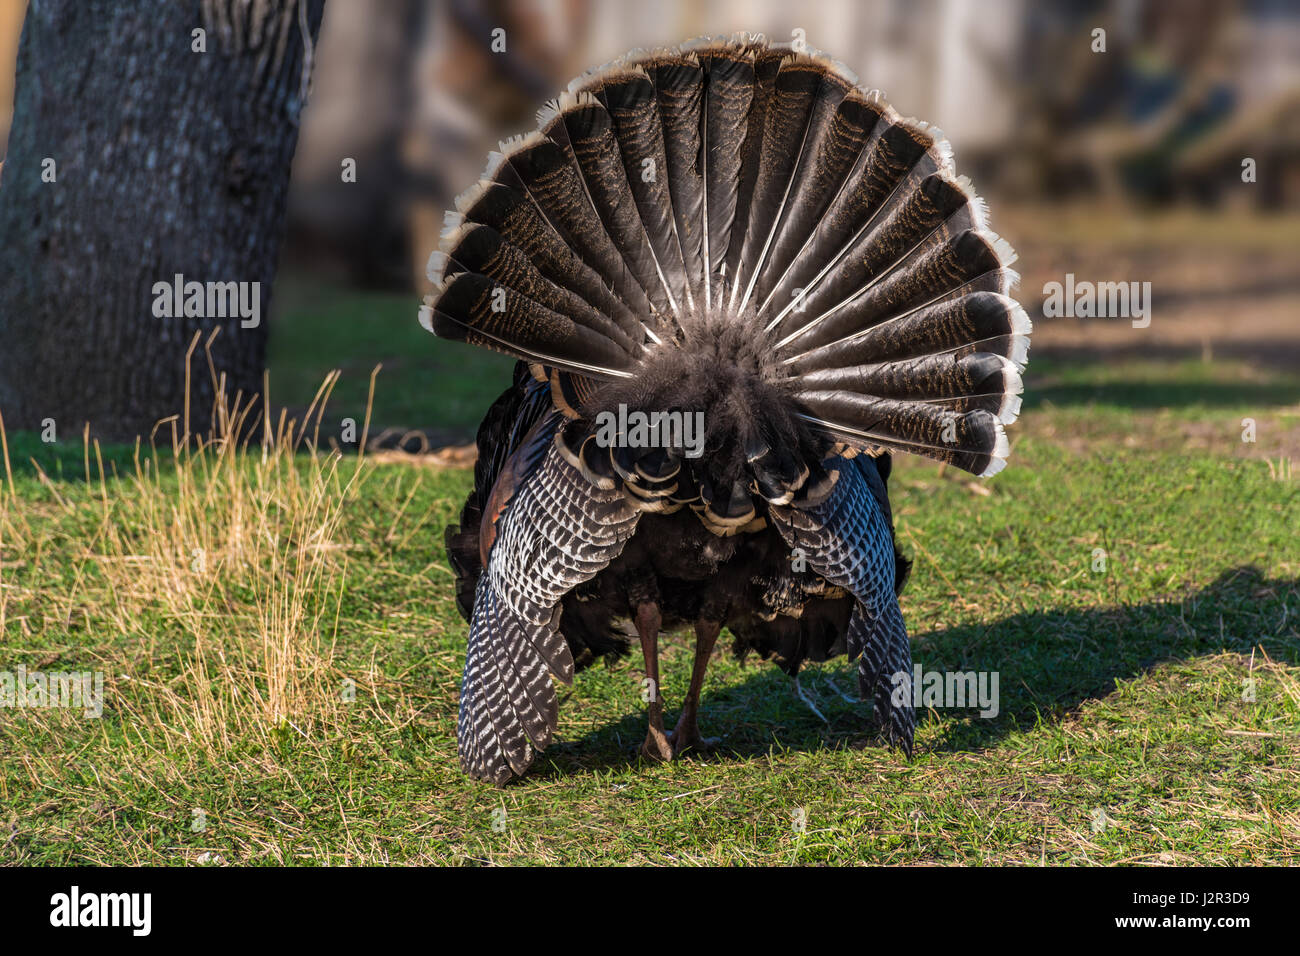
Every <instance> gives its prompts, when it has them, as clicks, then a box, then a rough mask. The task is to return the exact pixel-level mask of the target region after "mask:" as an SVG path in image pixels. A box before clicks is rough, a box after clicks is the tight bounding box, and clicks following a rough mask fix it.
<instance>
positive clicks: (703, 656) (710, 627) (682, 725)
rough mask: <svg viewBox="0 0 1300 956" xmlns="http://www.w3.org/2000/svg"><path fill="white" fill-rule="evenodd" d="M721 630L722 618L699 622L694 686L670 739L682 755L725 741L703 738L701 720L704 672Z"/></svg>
mask: <svg viewBox="0 0 1300 956" xmlns="http://www.w3.org/2000/svg"><path fill="white" fill-rule="evenodd" d="M721 630H722V622H721V621H697V622H696V623H695V664H694V666H693V667H692V668H691V686H690V688H689V689H687V691H686V700H685V702H684V703H683V704H682V715H681V717H679V718H678V719H677V727H676V728H675V729H674V730H673V732H672V733H671V734H670V735H669V738H668V739H669V741H670V742H671V743H672V747H673V750H674V751H675V752H676V753H679V754H680V753H683V752H684V751H687V750H695V751H704V750H709V749H711V748H713V747H716V746H717V745H718V744H720V743H721V742H722V740H721V738H719V737H701V736H700V726H699V723H698V722H697V721H698V718H699V712H700V690H701V688H703V686H704V672H705V671H706V670H707V669H708V667H709V657H710V656H712V654H713V645H714V644H715V643H716V642H717V640H718V632H719V631H721Z"/></svg>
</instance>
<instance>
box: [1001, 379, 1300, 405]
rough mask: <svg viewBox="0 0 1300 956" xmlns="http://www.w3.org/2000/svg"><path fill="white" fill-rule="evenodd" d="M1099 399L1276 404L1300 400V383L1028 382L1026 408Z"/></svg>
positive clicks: (1116, 402) (1115, 402) (1132, 402)
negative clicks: (1039, 383)
mask: <svg viewBox="0 0 1300 956" xmlns="http://www.w3.org/2000/svg"><path fill="white" fill-rule="evenodd" d="M1090 402H1099V403H1101V404H1104V405H1114V406H1116V407H1119V408H1132V409H1141V410H1152V409H1158V408H1186V407H1189V406H1202V407H1207V408H1223V407H1230V408H1240V407H1243V406H1244V407H1272V406H1278V405H1293V404H1295V403H1297V402H1300V384H1290V383H1287V382H1136V381H1135V382H1113V383H1107V384H1091V383H1089V384H1084V383H1054V384H1053V383H1046V384H1041V385H1036V384H1034V383H1033V381H1032V380H1031V381H1030V383H1029V384H1028V385H1026V386H1025V397H1024V408H1025V410H1027V411H1034V410H1037V409H1040V408H1043V407H1044V406H1048V405H1052V406H1056V407H1057V408H1063V407H1067V406H1070V405H1087V404H1089V403H1090Z"/></svg>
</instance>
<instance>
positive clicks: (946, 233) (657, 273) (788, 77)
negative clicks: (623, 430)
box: [421, 34, 1032, 520]
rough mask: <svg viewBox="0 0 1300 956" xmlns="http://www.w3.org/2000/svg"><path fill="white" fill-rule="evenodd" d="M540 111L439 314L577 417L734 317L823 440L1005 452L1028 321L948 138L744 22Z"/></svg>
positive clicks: (472, 229) (457, 263) (972, 465)
mask: <svg viewBox="0 0 1300 956" xmlns="http://www.w3.org/2000/svg"><path fill="white" fill-rule="evenodd" d="M538 120H539V129H538V130H537V131H535V132H532V133H529V134H527V135H525V136H520V137H516V138H515V139H512V140H509V141H507V142H505V143H502V145H501V149H500V151H499V152H497V153H494V154H493V155H492V157H491V159H490V160H489V163H488V166H487V169H486V170H485V171H484V173H483V176H482V178H481V179H480V180H479V182H478V183H477V184H475V185H474V186H473V187H471V188H470V189H469V190H468V191H466V192H465V193H464V194H463V195H462V196H461V197H459V199H458V200H457V212H455V213H451V214H449V215H448V219H447V228H446V229H445V231H444V235H443V238H442V241H441V244H440V248H439V251H438V252H436V253H435V254H434V256H433V257H432V258H431V260H430V278H431V279H432V281H433V283H434V291H433V293H432V294H431V295H430V296H428V297H427V298H426V302H425V307H424V309H423V310H422V315H421V318H422V321H423V322H424V324H425V326H426V328H429V329H430V330H432V331H434V332H435V333H437V334H438V335H442V336H445V337H449V338H454V339H458V340H460V341H465V342H469V343H472V344H476V345H480V346H483V347H486V348H491V349H495V350H498V351H503V352H506V353H508V354H511V355H515V356H517V357H519V358H521V359H523V360H524V361H526V362H528V363H529V364H530V365H531V366H532V367H533V370H534V374H535V375H536V377H537V378H538V379H539V380H541V381H547V382H549V383H550V384H551V391H552V395H553V397H554V399H555V403H556V406H557V407H558V408H560V409H561V410H562V411H564V413H565V414H566V415H567V416H568V417H570V418H580V417H582V416H583V415H584V409H589V408H591V407H594V405H593V403H596V402H598V399H599V396H600V395H601V394H602V389H603V388H604V387H606V386H607V385H608V384H610V383H620V382H622V383H627V382H629V381H632V382H635V381H638V380H639V379H640V377H642V376H644V375H646V374H647V373H646V370H647V368H650V367H651V366H654V365H655V364H656V363H657V362H658V360H659V359H660V358H661V357H662V356H663V354H664V353H665V352H666V351H668V350H673V349H693V348H697V347H698V345H697V343H699V342H701V341H703V340H704V339H706V338H707V337H708V335H715V334H716V333H717V330H719V329H721V328H724V327H733V328H735V329H737V330H742V334H743V335H744V336H746V337H748V339H749V340H750V341H752V342H754V343H756V346H757V347H758V348H760V349H762V350H765V351H766V353H767V354H768V355H770V356H772V357H773V361H772V363H771V365H770V367H764V368H763V369H762V370H761V372H760V374H761V375H763V376H764V378H765V379H766V380H767V381H768V382H769V383H770V384H772V385H774V386H776V387H778V388H780V389H782V390H783V392H784V394H785V395H786V396H787V398H788V400H789V402H790V403H792V404H793V405H794V406H796V407H797V413H798V414H799V415H800V416H802V420H803V421H804V422H806V423H807V424H808V426H809V427H810V428H812V429H814V430H816V431H818V432H819V433H821V434H824V435H825V436H827V437H828V439H830V440H832V441H835V442H841V443H844V444H845V445H848V446H851V447H853V448H857V449H860V450H870V451H873V452H878V451H880V450H890V451H904V452H911V453H913V454H919V455H924V456H926V457H930V458H934V459H937V460H939V461H944V462H948V463H951V464H953V465H955V466H957V467H959V468H963V469H966V470H968V471H971V472H973V473H975V474H979V475H990V474H993V473H995V472H996V471H998V470H1000V469H1001V468H1002V467H1003V466H1004V464H1005V462H1006V456H1007V454H1008V452H1009V448H1010V446H1009V443H1008V441H1007V436H1006V432H1005V426H1006V425H1008V424H1010V423H1011V422H1013V421H1015V419H1016V417H1017V415H1018V414H1019V411H1020V398H1019V396H1020V393H1021V390H1022V387H1023V386H1022V381H1021V372H1022V371H1023V369H1024V365H1025V361H1026V358H1027V355H1028V348H1029V335H1030V333H1031V331H1032V327H1031V324H1030V322H1029V319H1028V317H1027V316H1026V314H1025V312H1024V310H1023V309H1021V308H1020V306H1019V305H1017V304H1016V302H1015V301H1014V300H1013V299H1011V298H1010V297H1009V293H1010V292H1011V289H1012V287H1013V285H1014V283H1015V282H1016V281H1017V276H1016V274H1015V272H1013V271H1012V269H1011V265H1012V263H1013V262H1014V260H1015V254H1014V253H1013V252H1012V250H1011V247H1010V246H1009V245H1008V244H1007V242H1006V241H1005V240H1003V239H1001V238H999V237H998V236H997V235H995V234H994V233H993V232H991V231H990V230H989V228H988V223H987V218H988V217H987V210H986V208H985V204H984V202H983V201H982V200H981V199H979V197H978V196H976V195H975V192H974V190H973V189H972V187H971V184H970V182H969V181H968V180H967V179H966V178H965V177H961V176H958V175H957V174H956V173H955V172H954V169H953V162H952V155H951V150H950V148H949V146H948V144H947V142H946V141H945V140H944V139H943V137H942V134H941V133H940V132H939V130H937V129H936V128H934V127H932V126H929V125H928V124H925V123H922V122H918V121H916V120H911V119H905V118H903V117H901V116H899V115H898V114H897V113H896V112H895V111H894V110H893V109H892V108H891V107H890V106H889V105H888V104H887V103H886V102H885V100H884V98H883V97H882V96H881V94H880V93H879V92H877V91H872V90H865V89H863V88H861V87H860V86H858V84H857V78H856V77H855V76H854V75H853V74H852V73H851V72H850V71H848V70H847V69H846V68H844V67H843V66H841V65H840V64H838V63H837V62H835V61H834V60H831V59H829V58H827V57H825V56H823V55H821V54H820V53H816V52H813V51H795V50H792V49H790V48H789V47H788V46H782V45H769V44H768V43H767V42H766V41H765V40H764V39H763V38H762V37H756V36H750V35H747V34H740V35H737V36H735V37H731V38H727V39H701V40H696V41H692V42H691V43H688V44H684V45H683V46H682V47H680V48H678V49H674V50H654V51H634V52H633V53H630V54H628V55H627V56H624V57H622V58H620V59H619V60H616V61H614V62H613V63H611V64H609V65H608V66H605V67H602V68H600V69H597V70H594V71H592V72H590V73H588V74H585V75H584V76H582V77H580V78H578V79H577V80H575V81H573V83H571V84H570V85H569V88H568V90H567V91H566V92H565V93H563V94H562V95H561V96H559V97H558V98H557V99H556V100H554V101H552V102H551V103H550V104H548V105H547V106H546V107H545V108H544V109H543V110H542V111H541V112H540V113H539V114H538ZM701 330H705V331H706V332H707V333H708V335H701V334H700V331H701ZM620 394H622V393H620ZM571 453H572V454H573V455H574V457H575V460H582V461H586V460H587V459H588V458H589V457H590V456H589V455H585V454H584V453H583V452H582V449H581V448H574V449H572V450H571ZM628 464H629V465H630V464H632V463H631V462H629V463H628ZM643 467H649V468H651V470H652V471H654V470H655V469H658V468H662V469H665V470H666V471H667V472H671V471H672V464H671V463H659V464H656V465H653V466H651V465H645V466H643ZM787 470H788V469H787ZM787 477H788V476H787ZM634 484H635V483H634ZM760 485H761V482H760ZM636 490H637V492H646V491H647V489H646V488H644V487H640V486H638V487H637V489H636ZM717 495H720V496H721V498H722V499H723V505H722V506H721V507H722V510H723V511H726V512H728V513H731V512H734V514H735V517H736V519H737V520H738V519H739V518H740V517H743V516H744V515H745V514H747V512H746V511H745V509H744V508H743V507H742V506H741V504H739V503H738V504H737V505H736V506H735V507H734V508H733V507H732V506H731V505H730V504H728V503H727V501H728V499H729V496H731V490H730V489H722V490H720V491H716V494H715V497H716V496H717ZM651 497H653V495H651Z"/></svg>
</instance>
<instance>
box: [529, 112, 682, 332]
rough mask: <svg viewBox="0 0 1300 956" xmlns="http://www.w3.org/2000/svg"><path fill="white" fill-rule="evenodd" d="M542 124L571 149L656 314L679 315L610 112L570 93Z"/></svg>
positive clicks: (589, 192)
mask: <svg viewBox="0 0 1300 956" xmlns="http://www.w3.org/2000/svg"><path fill="white" fill-rule="evenodd" d="M548 112H549V114H550V115H549V118H548ZM541 123H542V132H543V133H545V134H546V135H547V136H549V137H551V138H552V139H553V140H555V141H556V142H557V143H560V142H563V143H566V144H567V145H568V148H569V150H570V151H571V153H572V155H573V158H574V162H575V163H576V164H577V166H578V168H579V170H580V171H581V173H582V177H583V180H584V182H585V184H586V189H587V195H588V196H589V197H590V200H591V203H592V206H593V207H594V208H595V210H596V212H597V214H599V215H600V218H601V221H602V222H603V224H604V226H605V229H606V230H607V231H608V232H609V236H610V238H611V239H612V240H613V241H614V244H615V245H616V246H617V247H618V250H619V252H620V253H621V254H622V256H623V260H624V262H625V263H626V264H627V266H628V268H629V269H630V270H631V272H632V274H633V276H634V277H635V278H636V280H637V282H638V283H639V284H640V285H641V288H642V289H643V290H644V292H645V294H646V296H647V297H648V298H649V300H650V301H651V303H652V304H653V305H654V308H655V311H657V312H661V313H668V312H671V311H674V309H673V301H672V294H671V291H670V288H669V285H668V280H667V278H666V277H665V276H664V273H663V269H662V267H661V266H660V264H659V260H658V258H657V256H656V255H655V251H654V247H653V246H652V245H651V243H650V237H649V236H648V235H647V234H646V230H645V227H644V226H643V225H642V223H641V217H640V215H639V214H638V212H637V206H636V198H635V197H634V196H633V195H632V188H631V186H630V185H629V183H628V180H627V176H626V174H625V172H624V169H623V162H622V157H621V156H620V154H619V146H618V140H617V138H616V137H615V135H614V131H613V122H612V120H611V119H610V117H609V113H607V112H606V111H605V107H604V106H602V105H601V103H600V101H599V100H597V99H596V98H595V97H594V96H592V95H591V94H590V93H581V94H574V93H565V94H563V95H561V96H560V98H559V99H558V100H557V101H556V102H555V104H554V105H553V106H551V107H548V109H547V110H544V111H543V113H542V115H541Z"/></svg>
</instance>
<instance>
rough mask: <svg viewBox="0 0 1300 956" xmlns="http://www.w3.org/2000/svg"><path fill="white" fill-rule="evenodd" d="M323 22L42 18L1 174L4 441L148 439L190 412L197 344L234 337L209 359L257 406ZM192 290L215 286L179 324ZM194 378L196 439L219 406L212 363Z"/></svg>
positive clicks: (27, 49) (297, 7)
mask: <svg viewBox="0 0 1300 956" xmlns="http://www.w3.org/2000/svg"><path fill="white" fill-rule="evenodd" d="M323 9H324V0H186V2H177V0H140V2H136V3H118V2H116V0H41V2H39V3H32V4H31V6H30V9H29V10H28V13H27V19H26V21H25V23H24V26H23V34H22V39H21V41H20V44H19V51H18V70H17V81H16V93H15V97H16V98H15V103H14V118H13V129H12V131H11V136H10V140H9V151H8V156H7V157H6V161H5V163H4V168H3V179H0V249H3V250H4V251H3V254H2V255H0V412H2V413H3V414H4V415H5V418H6V421H7V424H8V425H9V427H17V428H39V429H44V430H46V432H47V433H48V431H49V428H48V423H49V422H50V421H52V422H53V424H54V426H55V428H56V430H57V434H58V436H59V437H65V436H67V437H71V436H73V435H76V434H78V433H79V432H80V431H81V428H82V426H83V423H84V422H89V423H90V426H91V429H92V432H93V433H94V434H95V435H98V436H102V437H105V438H114V439H130V438H131V437H133V436H135V435H138V434H144V435H145V436H148V435H149V433H150V430H151V429H152V427H153V425H154V424H155V423H156V422H157V421H158V420H159V419H161V418H164V417H166V416H168V415H172V414H179V413H182V412H183V410H184V409H185V407H186V405H185V395H184V389H185V381H186V370H185V367H184V366H185V362H184V356H185V354H186V350H187V348H188V347H189V345H190V343H191V341H192V340H193V338H194V336H195V334H196V332H197V333H200V334H201V336H202V339H203V340H204V341H206V340H207V339H208V337H209V335H211V333H212V332H214V331H217V330H219V331H220V334H219V335H217V336H216V338H215V340H214V341H213V343H212V347H211V352H210V357H211V362H212V369H213V370H214V371H215V373H216V374H217V376H219V377H224V388H225V391H226V393H227V394H228V395H231V396H233V395H235V394H236V393H237V392H238V391H241V390H242V392H243V394H244V396H245V398H247V397H248V396H251V395H252V394H254V393H259V392H260V391H261V388H262V372H263V358H264V353H265V344H266V316H267V314H268V305H269V301H270V292H271V281H272V279H273V278H274V275H275V268H276V260H277V257H278V254H279V247H280V240H281V237H282V233H283V229H284V211H285V200H286V195H287V191H288V181H289V168H290V162H291V160H292V157H293V152H294V147H295V144H296V142H297V138H298V123H299V118H300V115H301V112H302V109H303V106H304V103H305V101H306V98H307V91H308V85H309V80H310V76H311V67H312V59H313V54H312V50H313V45H314V42H315V38H316V35H317V33H318V31H319V29H320V23H321V17H322V15H323ZM178 277H183V278H181V279H178ZM178 282H180V283H182V284H183V283H203V284H204V289H205V293H204V294H203V295H202V296H198V297H194V296H190V295H187V296H186V297H185V298H184V299H182V300H181V301H182V309H181V310H180V312H181V314H180V315H177V314H176V311H175V308H174V306H175V301H176V297H175V296H174V295H172V294H168V295H165V296H164V295H163V294H161V292H160V290H161V288H162V284H166V285H167V286H168V287H172V286H174V285H175V284H176V283H178ZM218 283H221V284H223V285H220V286H218V285H217V284H218ZM226 283H236V284H237V285H236V286H228V285H224V284H226ZM193 288H194V287H191V288H190V289H189V290H185V289H184V288H182V291H183V292H189V291H192V290H193ZM208 289H214V290H215V294H208V293H207V291H206V290H208ZM232 290H233V291H235V292H236V294H238V293H242V295H243V300H242V302H243V306H244V308H243V310H242V311H237V310H235V309H234V308H233V304H232V303H233V302H234V301H236V300H232V299H231V298H230V296H229V293H230V292H231V291H232ZM169 299H170V300H172V301H167V300H169ZM231 311H236V312H237V314H234V315H231V314H229V313H230V312H231ZM196 312H197V313H200V314H195V313H196ZM220 313H226V314H225V315H222V314H220ZM254 319H256V324H254ZM190 371H191V373H192V374H191V378H192V385H191V404H190V407H192V408H193V409H194V413H193V418H194V421H192V422H191V427H192V428H193V430H194V431H196V432H202V431H205V430H206V425H207V422H208V414H209V409H210V408H211V407H212V399H213V397H214V392H215V389H214V387H213V385H214V383H213V382H212V380H211V376H210V374H209V364H208V358H207V357H205V355H204V350H203V348H199V349H198V350H197V351H196V353H195V356H194V359H193V365H192V366H191V370H190Z"/></svg>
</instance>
